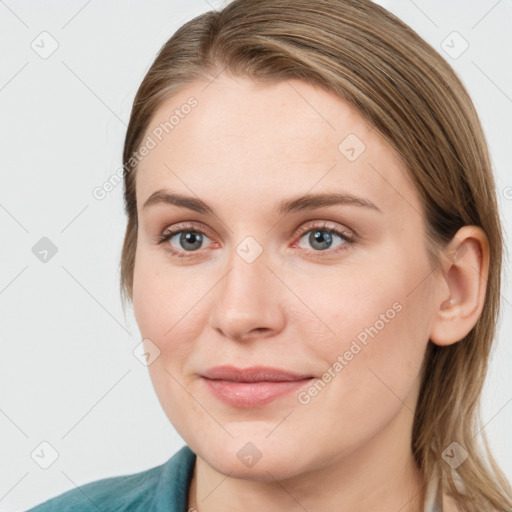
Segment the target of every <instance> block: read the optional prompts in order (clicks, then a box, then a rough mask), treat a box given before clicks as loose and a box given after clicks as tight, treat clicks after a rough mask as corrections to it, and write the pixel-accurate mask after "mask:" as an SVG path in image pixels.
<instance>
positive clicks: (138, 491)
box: [27, 445, 196, 512]
mask: <svg viewBox="0 0 512 512" xmlns="http://www.w3.org/2000/svg"><path fill="white" fill-rule="evenodd" d="M195 460H196V455H195V453H194V452H193V451H192V450H191V449H190V448H189V447H188V446H186V445H185V446H183V448H181V449H180V450H179V451H178V452H176V453H175V454H174V455H173V456H172V457H171V458H170V459H169V460H168V461H167V462H165V463H164V464H161V465H160V466H156V467H154V468H151V469H148V470H146V471H141V472H140V473H134V474H131V475H123V476H115V477H111V478H105V479H103V480H97V481H95V482H90V483H88V484H85V485H81V486H79V487H78V488H75V489H71V490H69V491H66V492H64V493H63V494H60V495H58V496H56V497H54V498H50V499H49V500H47V501H45V502H44V503H41V504H40V505H37V506H36V507H34V508H31V509H30V510H28V511H27V512H125V511H126V512H128V511H129V512H186V510H187V501H188V490H189V487H190V481H191V479H192V473H193V470H194V465H195Z"/></svg>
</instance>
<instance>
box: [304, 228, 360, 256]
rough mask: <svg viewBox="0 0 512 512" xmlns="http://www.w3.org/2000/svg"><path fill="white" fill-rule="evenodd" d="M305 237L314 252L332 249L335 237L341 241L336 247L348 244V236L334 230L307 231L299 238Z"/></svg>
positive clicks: (316, 229)
mask: <svg viewBox="0 0 512 512" xmlns="http://www.w3.org/2000/svg"><path fill="white" fill-rule="evenodd" d="M308 233H309V235H308ZM306 236H307V241H308V243H309V244H310V246H311V247H313V249H314V250H315V251H325V250H327V249H332V245H333V240H334V239H335V238H336V237H337V238H339V239H341V243H339V244H338V245H337V246H336V247H339V246H340V245H344V244H347V243H350V239H349V238H348V236H346V235H345V234H343V233H341V232H340V231H337V230H334V229H318V228H314V229H309V230H308V231H307V232H306V233H305V234H304V235H302V236H301V239H302V238H304V237H306Z"/></svg>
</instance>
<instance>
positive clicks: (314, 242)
mask: <svg viewBox="0 0 512 512" xmlns="http://www.w3.org/2000/svg"><path fill="white" fill-rule="evenodd" d="M306 235H307V242H308V243H309V244H310V245H311V247H313V249H308V248H303V249H304V250H305V251H306V253H308V254H316V255H318V254H320V253H321V252H328V253H331V252H338V251H339V250H344V249H346V246H347V245H350V244H353V243H354V242H355V237H354V235H353V234H352V233H351V232H349V231H344V230H340V229H337V228H335V227H331V226H330V224H329V223H326V222H324V223H322V224H319V225H313V226H307V227H302V228H300V229H299V230H298V233H296V234H295V239H296V238H297V237H299V241H300V240H302V239H303V238H305V237H306ZM336 237H337V238H339V239H340V240H341V242H340V243H338V245H335V246H334V248H333V240H334V238H336ZM174 238H176V241H177V243H178V244H179V245H180V248H176V246H174V245H173V243H172V241H173V239H174ZM205 238H206V239H210V238H209V237H208V236H207V235H206V234H205V233H203V231H201V230H200V229H196V228H195V227H194V226H192V225H180V226H176V227H174V228H172V229H171V228H167V229H165V230H164V231H163V233H161V234H160V235H158V236H157V243H158V244H163V243H164V242H169V243H168V244H167V245H166V250H168V251H169V252H170V253H171V254H172V255H173V256H177V257H179V258H186V257H189V256H193V254H187V253H194V252H197V250H198V249H201V248H202V245H203V242H204V239H205Z"/></svg>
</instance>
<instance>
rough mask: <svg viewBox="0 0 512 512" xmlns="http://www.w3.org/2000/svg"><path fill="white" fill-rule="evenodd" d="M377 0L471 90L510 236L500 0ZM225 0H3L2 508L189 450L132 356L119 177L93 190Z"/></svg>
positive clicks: (506, 308)
mask: <svg viewBox="0 0 512 512" xmlns="http://www.w3.org/2000/svg"><path fill="white" fill-rule="evenodd" d="M380 3H382V4H383V5H384V6H385V7H387V8H388V9H390V10H391V11H392V12H394V13H395V14H397V15H398V16H399V17H400V18H402V19H403V20H404V21H405V22H406V23H408V24H409V25H411V26H412V27H413V28H414V29H415V30H416V31H418V32H419V33H420V35H422V36H423V37H424V38H425V39H427V40H428V41H429V42H430V43H431V44H432V45H433V46H434V47H435V48H437V49H438V51H440V53H442V54H443V55H444V56H445V58H447V60H448V61H449V62H450V63H451V64H452V65H453V66H454V68H455V69H456V71H457V72H458V74H459V75H460V76H461V77H462V79H463V81H464V83H465V84H466V86H467V87H468V89H469V92H470V94H471V95H472V97H473V99H474V101H475V104H476V106H477V109H478V111H479V113H480V115H481V119H482V122H483V125H484V129H485V131H486V134H487V137H488V140H489V144H490V148H491V154H492V160H493V164H494V167H495V171H496V174H497V183H498V193H499V200H500V207H501V211H502V214H503V220H504V229H505V232H510V226H511V219H512V173H511V168H510V165H511V158H510V153H509V151H510V142H511V131H512V130H511V129H510V117H511V115H512V99H511V98H512V65H511V64H512V63H511V56H512V30H511V26H512V2H511V1H510V0H501V1H496V0H479V1H476V0H475V1H472V2H467V1H462V0H458V1H451V2H444V1H442V0H435V1H421V0H415V1H412V0H396V1H393V0H389V1H382V2H380ZM220 5H221V3H220V2H213V1H212V0H210V1H209V2H206V1H205V0H195V1H187V2H177V1H176V0H174V1H169V0H167V1H163V0H161V1H157V0H153V1H146V2H142V1H141V2H126V1H125V2H121V1H120V0H117V1H110V2H99V1H98V0H96V1H94V0H93V1H90V0H89V1H85V2H64V1H63V0H60V1H57V0H55V1H48V2H44V3H42V2H41V3H37V2H27V1H21V0H20V1H18V2H15V1H14V0H5V1H3V0H0V52H1V53H0V59H1V62H0V113H1V114H0V115H1V117H0V119H1V122H0V154H1V165H0V172H1V177H2V186H1V188H0V222H1V227H2V263H1V265H0V304H1V308H2V309H1V324H0V325H1V342H2V349H1V354H2V355H1V358H0V379H1V380H0V391H1V402H0V449H1V452H0V461H1V462H0V510H1V511H16V510H24V509H26V508H28V507H29V506H32V505H35V504H36V503H39V502H41V501H43V500H44V499H47V498H50V497H52V496H55V495H57V494H59V493H61V492H63V491H66V490H68V489H71V488H73V487H74V486H76V485H81V484H84V483H87V482H90V481H93V480H97V479H100V478H105V477H108V476H115V475H121V474H128V473H132V472H137V471H142V470H144V469H147V468H150V467H153V466H156V465H158V464H161V463H163V462H164V461H166V460H167V459H168V458H169V457H170V456H171V455H172V454H173V453H174V452H176V451H177V449H178V448H180V447H181V446H182V445H183V444H184V443H183V440H182V439H181V438H180V437H179V436H178V435H177V433H176V432H175V431H174V429H173V427H172V426H171V425H170V423H169V421H168V420H167V417H166V416H165V415H164V413H163V411H162V409H161V407H160V404H159V402H158V400H157V397H156V395H155V393H154V391H153V388H152V385H151V381H150V379H149V375H148V372H147V368H146V367H144V366H143V365H142V364H141V363H140V362H139V360H138V359H136V358H135V357H134V355H133V353H132V351H133V349H134V347H135V346H136V345H138V344H139V343H140V341H141V340H140V337H139V332H138V329H137V326H136V324H135V321H134V319H133V316H132V313H131V311H129V312H128V314H127V318H124V316H123V311H122V307H121V303H120V299H119V293H118V289H119V277H118V268H119V257H120V251H121V244H122V239H123V234H124V224H125V217H124V213H123V205H122V186H118V187H117V188H115V189H114V190H113V191H112V193H110V194H109V195H108V197H106V198H105V199H103V200H101V201H100V200H97V199H95V198H94V197H93V195H92V190H93V189H94V187H96V186H100V185H102V184H103V183H104V182H105V181H106V180H107V179H108V178H109V176H110V175H111V174H112V173H114V172H115V171H116V169H118V168H119V167H120V165H121V148H122V142H123V138H124V135H125V130H126V123H127V121H128V117H129V112H130V107H131V102H132V101H133V97H134V94H135V92H136V89H137V87H138V85H139V84H140V82H141V80H142V78H143V76H144V74H145V73H146V71H147V70H148V68H149V66H150V64H151V62H152V60H153V59H154V57H155V55H156V52H157V51H158V50H159V48H160V47H161V46H162V45H163V44H164V42H165V41H166V40H167V39H168V38H169V37H170V36H171V35H172V33H173V32H174V31H175V30H176V29H177V28H178V27H179V26H181V25H182V24H183V23H184V22H185V21H188V20H189V19H191V18H192V17H194V16H196V15H198V14H200V13H202V12H204V11H207V10H210V9H211V8H216V7H219V6H220ZM44 31H46V32H48V33H49V34H51V37H52V38H54V39H55V40H56V41H57V43H58V45H59V46H58V48H57V50H56V51H55V52H54V53H53V54H52V55H51V56H49V57H48V58H46V59H43V58H41V57H40V55H39V54H38V53H36V51H34V50H33V49H32V47H31V45H32V44H34V45H35V46H36V45H39V48H40V50H39V51H43V49H42V47H43V46H44V48H45V49H46V50H48V49H49V48H50V43H51V41H50V39H49V38H48V36H40V34H41V32H44ZM453 31H457V32H458V33H459V34H460V35H461V36H462V37H463V38H464V39H465V40H466V41H467V42H468V43H469V48H468V49H467V50H466V51H465V52H464V53H463V54H462V55H461V56H460V57H458V58H456V59H453V58H451V57H450V56H448V55H447V54H446V53H444V50H443V48H442V47H441V44H442V41H443V40H445V39H446V37H447V36H448V35H449V34H451V33H452V32H453ZM44 37H46V38H47V39H44V40H43V39H42V38H44ZM33 41H35V42H34V43H33ZM459 44H460V42H457V41H456V42H455V49H457V48H458V47H457V45H459ZM42 237H48V238H49V239H50V240H51V241H52V242H53V243H54V244H55V245H56V246H57V249H58V252H57V253H56V254H55V256H53V257H52V258H51V259H50V258H49V261H47V262H46V263H43V262H41V261H40V260H39V259H38V258H36V256H35V255H34V254H33V252H32V247H33V246H34V245H35V244H36V243H37V242H38V241H39V240H40V239H41V238H42ZM507 244H508V247H509V251H510V241H509V240H507ZM509 270H510V263H507V268H506V273H505V274H504V289H503V313H502V320H501V323H500V326H499V336H498V340H497V344H496V349H495V353H494V357H493V359H492V364H491V367H490V374H489V377H488V380H487V383H486V388H485V395H484V402H483V406H484V407H483V419H484V423H485V424H486V432H487V433H488V435H489V437H490V441H491V446H492V448H493V450H494V454H495V456H496V458H497V460H498V462H499V463H500V464H501V466H502V468H503V469H504V470H505V472H506V474H507V476H508V478H509V479H511V480H512V442H511V440H510V427H511V426H512V404H510V401H511V400H512V377H511V374H512V372H511V371H510V367H511V366H512V349H511V343H510V332H511V328H512V292H511V287H510V276H509V274H510V272H509ZM43 441H46V442H48V443H50V444H51V445H52V446H53V447H54V448H55V450H56V451H57V452H58V458H57V459H56V460H55V462H54V463H53V464H52V465H51V466H50V467H49V468H48V469H42V468H41V467H40V466H39V465H38V464H37V463H36V462H35V461H34V460H33V458H31V453H33V452H34V450H35V452H34V453H36V454H39V455H40V457H39V459H38V458H37V457H36V456H35V455H34V458H35V459H36V460H39V461H40V462H41V463H43V462H44V460H43V459H44V457H46V458H47V461H48V460H49V459H48V456H51V452H50V450H49V449H48V448H47V447H46V448H45V445H43V446H42V447H41V446H40V443H41V442H43ZM41 450H42V451H41ZM43 453H44V454H45V455H44V456H43V455H42V454H43Z"/></svg>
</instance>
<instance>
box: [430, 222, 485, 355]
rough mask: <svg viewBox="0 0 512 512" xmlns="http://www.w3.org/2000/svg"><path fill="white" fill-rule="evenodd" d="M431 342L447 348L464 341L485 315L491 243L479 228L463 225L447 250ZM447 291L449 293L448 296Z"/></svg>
mask: <svg viewBox="0 0 512 512" xmlns="http://www.w3.org/2000/svg"><path fill="white" fill-rule="evenodd" d="M444 256H445V262H446V263H445V265H444V266H443V272H442V274H443V275H442V277H440V281H439V285H438V292H437V293H436V295H437V296H438V298H437V299H436V301H437V303H436V311H435V314H434V319H433V324H432V329H431V332H430V340H431V341H432V342H433V343H435V344H436V345H440V346H447V345H452V344H453V343H456V342H457V341H460V340H462V339H463V338H464V337H465V336H466V335H467V334H468V333H469V332H470V331H471V329H472V328H473V327H474V326H475V325H476V323H477V321H478V318H479V317H480V314H481V312H482V309H483V306H484V301H485V292H486V287H487V277H488V272H489V243H488V239H487V236H486V234H485V232H484V231H483V230H482V229H481V228H480V227H478V226H463V227H462V228H460V229H459V231H457V233H456V235H455V236H454V237H453V239H452V240H451V242H450V243H449V244H448V246H447V247H446V249H445V254H444ZM447 289H448V293H447Z"/></svg>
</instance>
